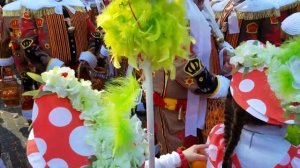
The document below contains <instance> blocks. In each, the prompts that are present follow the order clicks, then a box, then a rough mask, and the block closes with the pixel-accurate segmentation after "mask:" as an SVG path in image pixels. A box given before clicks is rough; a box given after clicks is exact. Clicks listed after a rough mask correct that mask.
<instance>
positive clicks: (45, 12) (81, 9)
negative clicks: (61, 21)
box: [18, 6, 86, 17]
mask: <svg viewBox="0 0 300 168" xmlns="http://www.w3.org/2000/svg"><path fill="white" fill-rule="evenodd" d="M72 7H73V8H74V9H75V10H76V11H77V12H86V10H85V8H84V7H77V6H72ZM21 11H23V12H25V11H30V13H31V14H33V15H34V16H35V17H42V16H47V15H51V14H55V9H54V8H42V9H39V10H28V9H26V8H24V7H23V9H22V10H21ZM18 16H20V15H18Z"/></svg>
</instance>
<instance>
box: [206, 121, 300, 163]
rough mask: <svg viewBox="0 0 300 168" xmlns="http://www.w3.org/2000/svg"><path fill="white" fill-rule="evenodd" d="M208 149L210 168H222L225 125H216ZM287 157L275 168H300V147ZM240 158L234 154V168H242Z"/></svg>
mask: <svg viewBox="0 0 300 168" xmlns="http://www.w3.org/2000/svg"><path fill="white" fill-rule="evenodd" d="M207 144H209V147H208V150H207V152H208V156H209V157H208V160H207V167H208V168H222V161H223V155H224V150H225V149H224V148H225V147H224V125H223V124H219V125H216V126H215V127H214V128H213V129H212V130H211V132H210V134H209V137H208V139H207ZM286 152H287V153H286V155H285V156H284V157H283V158H282V159H281V161H279V163H278V164H277V165H276V166H274V168H298V167H299V166H300V145H299V146H293V145H291V147H290V148H289V150H288V151H286ZM240 163H241V162H240V160H239V157H238V156H237V155H236V154H235V153H234V154H233V156H232V164H233V165H232V166H233V167H235V168H241V164H240Z"/></svg>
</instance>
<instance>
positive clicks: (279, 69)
mask: <svg viewBox="0 0 300 168" xmlns="http://www.w3.org/2000/svg"><path fill="white" fill-rule="evenodd" d="M299 45H300V37H299V38H296V39H294V40H293V41H290V42H288V43H287V44H284V45H283V46H282V47H281V48H277V47H275V46H273V45H271V44H269V43H268V44H266V45H265V44H262V43H260V42H258V41H253V40H252V41H248V42H246V43H244V44H242V45H241V46H239V47H238V48H237V49H236V52H235V54H236V56H235V57H233V58H232V59H231V63H232V64H233V65H234V66H235V70H234V72H235V73H234V74H233V75H232V81H231V87H230V89H231V94H232V97H233V100H232V101H233V103H232V106H230V105H229V103H228V104H227V107H226V110H225V134H224V139H225V146H226V148H225V153H224V158H223V168H224V167H231V159H230V158H231V155H232V154H233V151H234V149H235V147H236V146H237V144H238V141H239V139H240V135H241V131H242V128H243V126H244V125H246V124H247V125H266V124H270V125H277V126H283V125H287V124H294V123H296V124H299V123H300V122H299V121H295V118H296V117H295V116H296V115H299V114H300V75H299V72H300V49H299ZM229 100H230V99H229Z"/></svg>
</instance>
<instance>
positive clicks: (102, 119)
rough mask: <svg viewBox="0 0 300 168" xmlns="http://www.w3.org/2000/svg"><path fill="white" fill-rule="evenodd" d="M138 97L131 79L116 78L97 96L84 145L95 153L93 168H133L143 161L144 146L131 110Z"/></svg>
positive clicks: (142, 137) (143, 133) (139, 124)
mask: <svg viewBox="0 0 300 168" xmlns="http://www.w3.org/2000/svg"><path fill="white" fill-rule="evenodd" d="M139 93H140V86H139V83H138V82H137V81H136V79H135V78H134V77H130V78H128V79H126V78H117V79H114V80H112V81H111V82H110V83H109V84H107V85H106V87H105V91H103V92H102V94H101V105H100V107H101V108H100V110H99V112H95V114H93V115H94V117H93V119H94V120H93V121H91V122H92V125H91V127H92V133H91V134H89V137H88V139H87V142H88V144H90V145H92V146H93V147H94V148H95V149H96V157H97V160H96V161H94V162H93V167H103V168H114V167H124V168H133V167H138V166H141V164H142V163H143V162H144V161H145V157H146V156H145V155H146V153H147V152H146V148H147V142H146V138H145V131H144V130H143V129H142V127H141V121H140V120H139V119H138V118H137V117H136V116H135V115H134V116H132V115H131V110H132V109H133V108H134V107H135V106H136V99H137V97H138V95H139Z"/></svg>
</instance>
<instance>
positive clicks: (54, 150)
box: [27, 94, 94, 168]
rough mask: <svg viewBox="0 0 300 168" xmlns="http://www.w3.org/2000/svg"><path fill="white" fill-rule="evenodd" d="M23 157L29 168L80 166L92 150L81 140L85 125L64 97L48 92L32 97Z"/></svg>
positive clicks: (85, 162) (86, 161)
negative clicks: (30, 130)
mask: <svg viewBox="0 0 300 168" xmlns="http://www.w3.org/2000/svg"><path fill="white" fill-rule="evenodd" d="M33 109H34V111H33V114H34V115H33V116H34V118H33V121H34V122H33V129H32V132H31V136H30V137H29V139H28V145H27V156H28V160H29V162H30V163H31V164H32V166H33V167H37V166H38V167H45V166H46V165H47V166H46V167H60V168H65V167H82V166H86V165H88V164H89V161H88V157H89V156H91V155H93V154H94V151H93V149H92V148H91V147H90V146H88V145H87V144H86V143H85V139H84V137H85V135H86V133H87V131H88V128H87V127H85V126H83V121H82V120H80V119H79V115H80V112H79V111H76V110H75V109H73V108H72V106H71V104H70V102H69V100H68V99H67V98H58V97H57V95H56V94H50V95H46V96H43V97H41V98H38V99H36V100H35V104H34V108H33ZM33 131H34V132H33Z"/></svg>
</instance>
